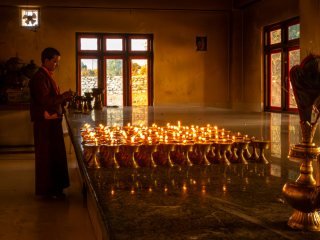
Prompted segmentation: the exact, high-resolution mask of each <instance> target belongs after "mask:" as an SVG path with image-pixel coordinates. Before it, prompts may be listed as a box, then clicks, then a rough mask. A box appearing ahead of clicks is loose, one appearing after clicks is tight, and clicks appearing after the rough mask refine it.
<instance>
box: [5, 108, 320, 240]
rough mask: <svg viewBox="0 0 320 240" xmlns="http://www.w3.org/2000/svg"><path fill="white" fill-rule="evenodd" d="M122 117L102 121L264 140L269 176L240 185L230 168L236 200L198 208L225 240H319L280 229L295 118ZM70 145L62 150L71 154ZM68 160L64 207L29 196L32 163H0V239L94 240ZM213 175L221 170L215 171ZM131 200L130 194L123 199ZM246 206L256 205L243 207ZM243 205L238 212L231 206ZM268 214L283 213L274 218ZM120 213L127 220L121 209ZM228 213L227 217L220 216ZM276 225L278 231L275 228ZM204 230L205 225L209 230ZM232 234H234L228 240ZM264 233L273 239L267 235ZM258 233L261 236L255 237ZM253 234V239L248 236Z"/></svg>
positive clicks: (8, 158) (293, 170)
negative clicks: (213, 128)
mask: <svg viewBox="0 0 320 240" xmlns="http://www.w3.org/2000/svg"><path fill="white" fill-rule="evenodd" d="M124 116H125V117H124ZM128 116H129V115H124V114H123V109H117V108H112V109H107V111H106V121H107V122H108V124H109V125H114V124H119V125H124V124H127V123H128V122H131V123H132V124H152V123H153V122H155V123H157V124H158V125H165V124H166V123H167V122H171V123H176V122H177V121H178V120H179V121H181V122H182V123H183V124H185V125H191V124H199V125H204V124H211V125H215V124H216V125H218V126H219V127H223V128H225V129H228V130H231V131H233V132H241V133H242V134H248V135H249V136H255V137H256V138H257V139H265V140H270V141H271V144H270V149H269V150H268V151H267V152H266V157H267V159H268V160H269V161H270V164H269V166H268V167H267V168H265V167H264V166H262V165H258V166H257V168H252V166H250V167H249V170H248V169H247V170H246V171H247V172H246V173H247V175H245V177H243V178H242V175H241V174H239V173H241V171H240V172H239V171H238V170H239V169H235V168H241V166H240V167H239V166H238V167H235V168H233V167H231V168H230V169H229V170H228V171H230V176H234V177H235V178H236V179H237V181H233V180H232V179H231V181H232V182H230V181H229V182H228V181H227V182H226V189H227V192H226V194H228V191H230V192H229V193H230V196H231V195H232V196H233V198H234V199H236V198H238V200H237V201H235V202H232V201H233V200H232V199H231V198H230V201H229V199H227V198H225V199H221V198H218V197H215V196H207V197H206V201H203V204H206V202H207V203H209V202H210V203H211V202H212V201H214V202H215V206H214V208H215V209H216V216H214V215H212V216H211V218H210V219H211V220H214V219H215V220H216V221H217V219H218V218H215V217H217V216H218V217H219V221H220V222H219V224H220V225H221V229H220V230H221V231H224V232H225V233H228V234H229V235H227V236H230V237H227V239H236V238H234V237H233V236H244V237H243V238H242V239H270V238H268V237H270V236H275V237H276V238H277V239H318V238H319V234H320V233H319V234H317V233H303V232H300V231H293V230H291V229H289V228H288V227H287V226H286V221H287V220H288V218H289V217H290V213H291V212H292V209H291V207H290V206H289V205H287V204H286V203H285V202H284V200H283V197H282V194H281V187H282V186H283V184H284V183H285V182H287V181H288V180H292V181H294V180H295V179H296V178H297V176H298V174H299V166H300V163H298V162H293V161H290V160H289V159H288V158H287V155H288V150H289V147H290V145H291V144H296V143H299V142H300V130H299V117H298V116H297V115H289V114H279V113H243V112H241V113H239V112H237V113H235V112H232V111H228V110H217V109H212V108H201V109H198V108H157V109H154V110H153V114H151V115H150V114H149V113H148V111H146V109H144V108H132V109H130V116H129V117H128ZM94 118H95V116H94V114H92V119H93V120H94ZM319 136H320V134H319V129H317V132H316V135H315V143H316V144H317V145H319V141H320V137H319ZM68 144H69V143H67V149H68V147H69V145H68ZM68 156H69V168H70V176H71V181H72V187H71V188H70V189H68V191H67V194H68V199H67V200H66V201H39V200H36V199H35V198H34V195H33V194H34V155H33V154H2V155H0V180H1V181H0V239H23V240H29V239H30V240H31V239H32V240H38V239H39V240H43V239H46V240H51V239H59V240H60V239H63V240H68V239H86V240H91V239H92V240H93V239H94V233H93V231H92V227H91V223H90V219H89V216H88V213H87V210H86V208H84V207H83V202H82V196H81V186H80V184H79V181H78V180H77V178H78V175H77V174H78V172H77V170H76V168H75V161H74V154H69V155H68ZM221 168H222V166H221ZM214 169H215V170H219V168H217V169H216V168H214ZM266 169H267V170H266ZM220 170H221V169H220ZM222 170H223V169H222ZM222 170H221V171H222ZM233 170H234V171H233ZM240 170H241V169H240ZM159 171H160V170H159ZM314 173H315V176H316V179H317V181H318V182H319V173H318V166H315V172H314ZM248 174H249V175H248ZM250 175H251V176H252V175H254V178H250V179H251V180H252V179H257V180H256V182H255V183H252V182H251V183H250V184H249V185H248V187H250V186H254V185H255V187H256V193H255V194H254V195H252V196H256V197H257V198H258V199H254V200H252V199H250V198H252V196H251V195H249V196H248V195H247V193H248V192H249V193H251V191H249V190H248V189H246V181H248V178H247V177H248V176H250ZM211 177H214V176H211ZM160 180H161V179H160ZM178 180H179V179H178ZM227 180H228V179H227ZM253 181H254V180H253ZM259 182H263V183H264V184H265V185H269V187H268V189H259V186H258V184H259ZM237 186H238V187H239V188H237ZM128 191H129V190H128ZM267 191H270V192H272V195H270V198H273V199H271V200H270V208H268V206H265V205H263V204H259V201H260V200H261V201H264V199H259V196H264V194H265V192H267ZM162 194H163V193H162ZM237 194H238V197H237ZM273 196H275V197H273ZM129 197H130V192H128V198H129ZM246 199H248V201H249V202H253V203H255V204H256V205H255V206H247V205H248V203H246ZM241 202H243V203H244V205H242V206H241V205H237V204H238V203H241ZM242 209H248V212H247V213H246V212H243V211H242ZM250 209H255V211H256V212H257V213H259V214H258V215H256V216H252V212H249V211H250ZM272 209H281V210H280V211H279V212H273V211H272ZM220 210H221V211H220ZM123 211H124V214H125V209H123ZM161 211H162V210H161ZM226 212H228V213H229V214H226ZM260 214H261V215H260ZM261 216H262V217H261ZM229 218H230V219H229ZM261 219H263V220H266V219H267V220H266V222H267V223H266V222H263V221H261ZM186 220H187V219H186ZM211 220H210V221H211ZM223 220H226V221H225V222H228V221H229V220H230V221H234V222H235V224H234V226H233V227H232V229H231V228H230V229H229V228H228V226H225V225H224V222H223ZM275 220H277V221H275ZM195 221H196V222H199V223H200V222H203V221H207V220H206V219H202V220H201V219H199V220H197V219H195ZM221 221H222V222H221ZM237 222H238V224H239V226H238V227H236V225H237V224H236V223H237ZM275 222H277V223H278V224H275ZM206 224H210V222H208V223H206ZM118 227H119V226H118ZM191 227H192V226H191ZM246 227H247V228H246ZM254 229H255V230H254ZM257 229H260V230H261V231H260V230H257ZM231 230H232V231H237V232H239V233H238V234H235V235H233V234H234V232H232V231H231ZM212 231H213V230H212ZM268 232H270V233H272V234H268ZM261 233H263V234H264V235H261ZM253 234H256V235H255V236H252V235H253ZM245 236H247V237H245ZM162 239H165V238H162ZM190 239H205V238H190ZM210 239H211V238H210ZM219 239H221V238H219ZM223 239H226V238H223ZM238 239H239V238H238Z"/></svg>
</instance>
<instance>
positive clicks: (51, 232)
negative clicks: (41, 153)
mask: <svg viewBox="0 0 320 240" xmlns="http://www.w3.org/2000/svg"><path fill="white" fill-rule="evenodd" d="M66 142H67V141H66ZM68 160H69V173H70V179H71V187H70V188H69V189H68V190H67V191H66V194H67V196H68V197H67V199H66V200H59V201H58V200H40V199H36V198H35V197H34V154H33V153H24V154H23V153H19V154H13V153H10V154H1V155H0V239H1V240H2V239H3V240H13V239H19V240H44V239H46V240H62V239H63V240H74V239H86V240H94V239H95V237H94V233H93V230H92V226H91V222H90V219H89V216H88V212H87V209H86V208H85V207H84V205H83V199H82V194H81V184H80V181H79V176H78V172H77V171H78V170H77V169H76V165H75V159H74V154H68Z"/></svg>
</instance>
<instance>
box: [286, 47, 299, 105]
mask: <svg viewBox="0 0 320 240" xmlns="http://www.w3.org/2000/svg"><path fill="white" fill-rule="evenodd" d="M299 63H300V49H295V50H289V70H290V69H291V68H292V67H293V66H294V65H298V64H299ZM288 79H289V108H298V107H297V103H296V100H295V98H294V95H293V90H292V86H291V82H290V74H289V76H288Z"/></svg>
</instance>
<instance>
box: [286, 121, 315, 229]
mask: <svg viewBox="0 0 320 240" xmlns="http://www.w3.org/2000/svg"><path fill="white" fill-rule="evenodd" d="M300 125H301V130H302V135H303V136H302V143H300V144H297V145H295V146H293V147H292V148H291V149H290V152H289V158H290V159H292V160H298V161H301V162H302V163H301V166H300V175H299V177H298V179H297V180H296V181H295V182H292V183H286V184H285V185H284V186H283V189H282V192H283V194H284V197H285V199H286V200H287V202H288V203H289V204H290V205H291V206H292V207H293V208H294V212H293V214H292V215H291V217H290V218H289V221H288V225H289V226H290V227H291V228H294V229H300V230H307V231H320V216H319V213H318V211H317V210H318V209H319V207H320V203H319V187H318V186H316V181H315V179H314V177H313V167H312V161H313V160H316V159H317V157H318V155H319V153H320V148H319V147H317V146H316V145H315V144H314V143H312V141H313V136H314V132H315V129H316V127H317V124H310V123H309V122H301V123H300Z"/></svg>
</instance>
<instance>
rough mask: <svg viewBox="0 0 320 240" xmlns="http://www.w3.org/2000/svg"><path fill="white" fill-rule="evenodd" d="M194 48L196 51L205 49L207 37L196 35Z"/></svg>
mask: <svg viewBox="0 0 320 240" xmlns="http://www.w3.org/2000/svg"><path fill="white" fill-rule="evenodd" d="M196 49H197V51H207V37H203V36H202V37H200V36H197V37H196Z"/></svg>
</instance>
